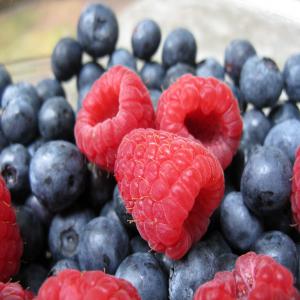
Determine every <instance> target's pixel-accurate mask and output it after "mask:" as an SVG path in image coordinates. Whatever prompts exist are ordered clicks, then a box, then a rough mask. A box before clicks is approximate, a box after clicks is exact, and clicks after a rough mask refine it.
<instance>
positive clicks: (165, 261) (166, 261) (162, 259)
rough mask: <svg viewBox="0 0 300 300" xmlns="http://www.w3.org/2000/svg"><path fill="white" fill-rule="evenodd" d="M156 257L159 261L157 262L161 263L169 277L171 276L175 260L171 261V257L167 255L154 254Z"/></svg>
mask: <svg viewBox="0 0 300 300" xmlns="http://www.w3.org/2000/svg"><path fill="white" fill-rule="evenodd" d="M154 256H155V258H156V259H157V261H158V262H159V264H160V266H161V268H162V270H163V271H164V272H165V273H166V274H167V275H169V274H170V270H171V268H172V267H173V264H174V262H175V260H173V259H171V258H170V257H168V256H167V255H165V254H164V253H158V252H154Z"/></svg>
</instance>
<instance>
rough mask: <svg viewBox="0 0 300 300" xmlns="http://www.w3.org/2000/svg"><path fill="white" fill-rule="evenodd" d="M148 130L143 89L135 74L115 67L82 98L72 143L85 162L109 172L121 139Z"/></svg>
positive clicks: (149, 114) (148, 106) (150, 121)
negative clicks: (133, 132) (140, 130)
mask: <svg viewBox="0 0 300 300" xmlns="http://www.w3.org/2000/svg"><path fill="white" fill-rule="evenodd" d="M148 127H154V110H153V107H152V103H151V100H150V96H149V93H148V91H147V88H146V87H145V86H144V84H143V83H142V81H141V79H140V78H139V77H138V76H137V75H136V73H134V72H133V71H131V70H129V69H127V68H125V67H122V66H116V67H113V68H111V69H110V70H109V71H108V72H106V73H105V74H104V75H102V76H101V77H100V79H98V80H97V81H96V82H95V84H94V85H93V88H92V90H91V91H90V92H89V93H88V95H87V96H86V98H85V100H84V102H83V107H82V108H81V110H80V111H79V112H78V115H77V119H76V124H75V138H76V144H77V146H78V148H79V149H80V151H81V152H83V153H84V154H85V155H86V156H87V158H88V159H89V161H91V162H93V163H95V164H96V165H98V166H99V167H100V168H102V169H104V170H107V171H110V172H112V171H113V169H114V164H115V158H116V154H117V149H118V147H119V145H120V143H121V141H122V139H123V137H124V136H125V135H126V134H127V133H128V132H130V131H131V130H132V129H134V128H148Z"/></svg>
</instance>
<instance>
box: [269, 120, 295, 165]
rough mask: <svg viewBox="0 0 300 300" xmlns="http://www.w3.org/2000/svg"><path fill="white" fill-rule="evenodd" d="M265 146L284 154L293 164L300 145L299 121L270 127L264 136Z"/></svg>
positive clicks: (285, 122) (290, 121)
mask: <svg viewBox="0 0 300 300" xmlns="http://www.w3.org/2000/svg"><path fill="white" fill-rule="evenodd" d="M264 144H265V145H266V146H274V147H278V148H279V149H281V150H282V151H283V152H284V153H286V154H287V155H288V157H289V159H290V161H291V162H292V163H293V162H294V160H295V154H296V150H297V148H298V146H299V145H300V121H298V120H296V119H291V120H287V121H284V122H282V123H279V124H277V125H275V126H274V127H272V129H271V130H270V131H269V133H268V135H267V136H266V139H265V143H264Z"/></svg>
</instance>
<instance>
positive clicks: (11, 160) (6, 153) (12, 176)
mask: <svg viewBox="0 0 300 300" xmlns="http://www.w3.org/2000/svg"><path fill="white" fill-rule="evenodd" d="M29 163H30V155H29V153H28V151H27V149H26V148H25V147H24V146H23V145H20V144H14V145H10V146H8V147H6V148H4V149H3V150H2V152H1V154H0V170H1V175H2V177H3V178H4V180H5V182H6V185H7V187H8V189H9V190H10V192H11V193H12V196H13V199H14V200H19V201H20V200H21V199H22V198H23V196H24V194H26V192H27V191H29V180H28V171H29ZM19 196H22V197H21V199H20V198H19ZM19 201H18V202H19Z"/></svg>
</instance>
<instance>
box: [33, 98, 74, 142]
mask: <svg viewBox="0 0 300 300" xmlns="http://www.w3.org/2000/svg"><path fill="white" fill-rule="evenodd" d="M38 125H39V131H40V134H41V136H42V137H43V138H44V139H45V140H67V141H70V140H72V139H73V137H74V134H73V132H74V125H75V114H74V111H73V108H72V106H71V105H70V104H69V102H68V101H67V100H66V99H65V98H63V97H53V98H49V99H48V100H47V101H45V102H44V103H43V105H42V107H41V109H40V111H39V115H38Z"/></svg>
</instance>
